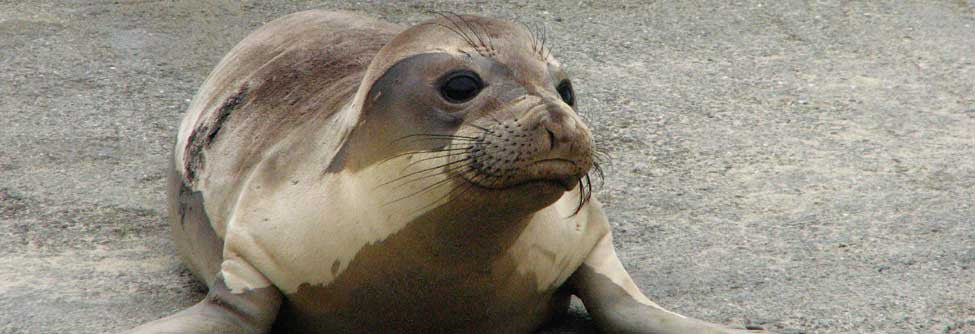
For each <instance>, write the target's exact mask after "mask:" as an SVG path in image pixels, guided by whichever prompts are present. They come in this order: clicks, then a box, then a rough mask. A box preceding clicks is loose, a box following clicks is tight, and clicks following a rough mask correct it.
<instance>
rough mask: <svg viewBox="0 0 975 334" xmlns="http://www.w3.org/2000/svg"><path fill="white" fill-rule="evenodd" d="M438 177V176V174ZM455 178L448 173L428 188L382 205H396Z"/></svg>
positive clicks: (452, 174) (454, 175)
mask: <svg viewBox="0 0 975 334" xmlns="http://www.w3.org/2000/svg"><path fill="white" fill-rule="evenodd" d="M468 167H469V165H468ZM438 175H439V174H438ZM456 176H457V174H454V173H448V174H447V175H446V176H445V177H444V179H443V180H440V181H437V182H434V183H433V184H430V185H428V186H426V187H423V188H421V189H420V190H417V191H415V192H412V193H410V194H408V195H406V196H403V197H400V198H397V199H395V200H393V201H391V202H389V203H386V204H384V205H389V204H393V203H396V202H398V201H401V200H404V199H407V198H410V197H413V196H416V195H419V194H422V193H424V192H427V191H429V190H431V189H433V188H436V187H438V186H441V185H444V184H446V183H448V182H449V181H451V180H452V179H453V178H454V177H456Z"/></svg>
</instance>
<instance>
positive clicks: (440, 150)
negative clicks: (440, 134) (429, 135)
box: [379, 145, 474, 163]
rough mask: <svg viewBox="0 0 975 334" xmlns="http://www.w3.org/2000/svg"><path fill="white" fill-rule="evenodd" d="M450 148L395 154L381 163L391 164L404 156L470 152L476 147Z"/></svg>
mask: <svg viewBox="0 0 975 334" xmlns="http://www.w3.org/2000/svg"><path fill="white" fill-rule="evenodd" d="M449 147H451V146H450V145H447V146H444V148H441V149H434V150H415V151H406V152H403V153H397V154H395V155H393V156H391V157H389V158H386V159H383V160H382V161H380V162H379V163H386V162H389V161H390V160H393V159H396V158H399V157H402V156H404V155H411V154H424V153H441V152H451V151H463V150H469V149H471V148H473V147H474V146H464V147H454V148H449Z"/></svg>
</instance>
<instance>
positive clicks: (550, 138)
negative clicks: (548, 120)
mask: <svg viewBox="0 0 975 334" xmlns="http://www.w3.org/2000/svg"><path fill="white" fill-rule="evenodd" d="M545 131H546V132H548V149H549V150H553V149H555V133H554V132H552V130H549V128H545Z"/></svg>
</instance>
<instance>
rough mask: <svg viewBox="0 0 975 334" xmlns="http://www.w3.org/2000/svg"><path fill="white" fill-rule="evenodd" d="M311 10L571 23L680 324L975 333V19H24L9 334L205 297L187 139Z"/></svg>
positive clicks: (110, 12) (625, 245)
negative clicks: (178, 201) (183, 183)
mask: <svg viewBox="0 0 975 334" xmlns="http://www.w3.org/2000/svg"><path fill="white" fill-rule="evenodd" d="M308 8H335V9H347V10H353V11H358V12H362V13H365V14H367V15H372V16H376V17H382V18H385V19H388V20H391V21H394V22H400V23H404V24H411V23H415V22H418V21H420V20H423V19H426V18H428V17H429V15H427V14H425V11H427V10H430V9H438V10H450V11H455V12H460V13H473V14H481V15H487V16H493V17H500V18H509V19H516V20H519V21H523V22H526V23H529V24H541V25H544V26H545V27H547V29H548V30H549V36H550V43H551V44H550V45H552V46H553V50H554V52H555V53H556V55H557V56H558V57H559V58H560V59H561V60H562V61H563V62H565V63H567V64H568V66H569V69H570V72H571V73H572V75H573V80H574V81H573V82H574V85H575V87H576V90H577V93H578V101H579V104H580V105H581V109H582V112H583V113H584V114H585V115H586V116H587V117H588V118H589V119H590V120H591V125H592V127H593V129H594V132H595V134H596V137H597V144H598V145H599V146H600V147H601V148H602V150H604V151H606V152H608V153H609V154H610V156H611V157H612V163H611V165H610V166H609V168H608V170H607V177H606V180H605V184H604V185H603V186H602V187H600V188H599V190H598V193H597V196H598V197H599V198H600V199H601V200H602V201H603V202H604V203H605V205H606V209H607V213H608V215H609V217H610V220H611V222H612V223H613V226H614V231H615V234H616V243H617V247H618V249H619V253H620V255H621V257H622V258H623V260H624V262H625V264H626V266H627V267H628V268H629V269H630V270H631V272H633V275H634V278H635V279H636V281H637V282H638V284H639V285H640V286H641V287H642V288H643V290H644V291H645V292H646V293H647V294H648V295H650V296H651V298H652V299H654V300H656V301H657V302H659V303H660V304H662V305H664V306H665V307H668V308H671V309H673V310H675V311H678V312H681V313H684V314H688V315H692V316H695V317H699V318H703V319H707V320H710V321H715V322H720V323H727V324H745V323H748V324H760V325H764V326H766V327H768V328H771V329H774V330H777V331H780V332H785V333H801V332H804V333H949V334H959V333H975V1H972V0H961V1H862V2H861V1H833V0H824V1H734V2H732V1H708V2H704V1H693V2H690V1H687V2H685V1H647V2H636V1H634V2H620V1H560V2H551V3H535V2H532V1H500V2H490V1H478V2H476V3H460V2H456V3H455V2H436V1H431V2H423V3H416V4H412V3H400V2H398V3H389V4H383V3H381V2H367V1H363V2H337V3H326V2H318V1H262V2H260V3H257V2H251V1H247V2H245V3H243V4H241V3H238V2H232V1H215V2H200V1H10V0H0V333H3V334H12V333H103V332H114V331H119V330H122V329H125V328H129V327H132V326H134V325H136V324H139V323H141V322H144V321H148V320H152V319H155V318H158V317H161V316H164V315H166V314H169V313H171V312H174V311H176V310H179V309H181V308H184V307H187V306H189V305H191V304H193V303H195V302H196V301H197V300H199V299H200V298H201V297H202V296H203V293H204V292H203V288H202V287H201V286H200V285H198V284H197V283H195V282H193V281H192V279H191V277H190V275H189V273H188V272H187V271H186V269H184V267H183V266H182V265H180V263H179V261H178V259H177V258H176V256H175V252H174V250H173V246H172V243H171V241H170V240H169V236H168V232H167V230H166V224H165V215H166V213H165V206H164V205H165V203H164V190H163V176H164V167H165V166H166V159H167V156H168V151H169V148H170V147H171V145H172V142H173V138H174V136H175V134H176V127H177V124H178V120H179V118H180V115H181V113H182V112H183V110H185V109H186V107H187V104H188V101H189V99H191V98H192V96H193V94H194V93H195V91H196V89H197V88H198V87H199V85H200V84H201V83H202V80H203V79H204V78H205V77H206V75H207V73H208V72H209V71H210V69H211V68H212V67H213V66H214V65H215V64H216V62H217V61H218V60H219V59H220V57H221V56H222V55H223V54H224V53H226V52H227V51H228V50H229V49H230V48H231V47H232V46H233V45H234V44H235V43H236V42H237V41H239V40H240V39H241V38H243V37H244V36H245V35H246V34H247V33H248V32H249V31H251V30H252V29H254V28H256V27H258V26H259V25H260V24H262V23H263V22H266V21H268V20H270V19H273V18H275V17H278V16H281V15H284V14H287V13H290V12H294V11H298V10H302V9H308ZM569 320H570V321H569V322H570V323H571V326H564V327H562V328H558V329H555V331H561V330H564V331H572V330H582V331H585V330H586V329H587V328H589V327H590V326H591V323H590V322H589V321H588V320H586V319H585V317H584V315H579V314H577V315H575V316H573V317H572V318H570V319H569Z"/></svg>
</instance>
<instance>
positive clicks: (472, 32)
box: [451, 13, 488, 50]
mask: <svg viewBox="0 0 975 334" xmlns="http://www.w3.org/2000/svg"><path fill="white" fill-rule="evenodd" d="M451 14H453V15H454V17H456V18H457V19H458V20H460V22H463V23H464V25H466V26H467V29H468V30H469V31H470V32H471V34H473V35H474V37H476V38H477V41H478V42H479V43H480V44H479V45H480V47H481V48H483V49H485V50H488V47H487V45H485V44H484V39H482V38H481V34H479V33H478V32H477V30H476V29H474V25H472V24H471V22H470V21H468V20H465V19H464V17H463V16H460V15H458V14H457V13H451Z"/></svg>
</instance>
